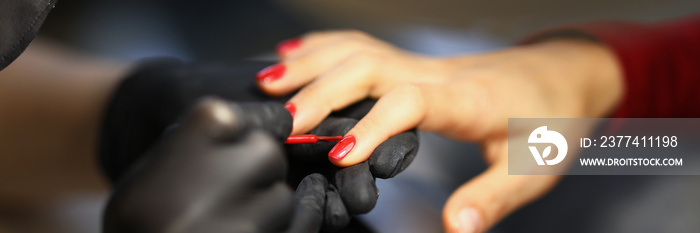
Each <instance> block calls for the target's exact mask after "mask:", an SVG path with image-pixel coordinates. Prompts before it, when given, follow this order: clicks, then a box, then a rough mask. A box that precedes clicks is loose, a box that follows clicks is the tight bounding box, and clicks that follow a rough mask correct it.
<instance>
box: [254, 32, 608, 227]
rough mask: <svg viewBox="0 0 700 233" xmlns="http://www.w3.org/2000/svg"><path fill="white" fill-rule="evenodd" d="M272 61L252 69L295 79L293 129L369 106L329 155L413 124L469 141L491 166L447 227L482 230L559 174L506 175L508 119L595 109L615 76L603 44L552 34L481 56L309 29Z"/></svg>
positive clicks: (269, 89) (334, 158)
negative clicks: (432, 54)
mask: <svg viewBox="0 0 700 233" xmlns="http://www.w3.org/2000/svg"><path fill="white" fill-rule="evenodd" d="M279 52H280V53H281V54H280V55H281V57H282V61H281V63H280V64H278V65H276V66H273V67H271V68H268V69H266V70H263V71H261V72H260V73H259V75H258V80H259V86H260V87H261V88H262V89H263V91H265V92H266V93H268V94H272V95H283V94H286V93H290V92H292V91H294V90H296V89H298V88H301V87H303V88H302V89H301V90H300V91H299V92H298V93H297V94H296V95H295V96H294V97H293V98H292V99H290V100H289V104H288V105H287V107H288V109H292V110H295V116H294V130H293V134H299V133H304V132H306V131H308V130H310V129H311V128H313V127H314V126H315V125H317V124H318V123H319V122H321V120H322V119H323V118H325V117H326V116H327V115H328V114H330V113H331V112H332V111H336V110H340V109H342V108H343V107H345V106H348V105H350V104H352V103H354V102H356V101H359V100H361V99H364V98H366V97H371V98H379V101H378V102H377V104H376V105H375V106H374V107H373V108H372V110H371V111H370V112H369V113H368V114H367V116H365V117H364V118H363V119H362V120H360V122H358V123H357V125H355V127H354V128H353V129H351V130H350V131H349V132H348V133H347V134H346V137H345V138H344V139H343V141H341V142H340V143H338V144H337V145H336V147H335V148H334V149H333V150H331V152H330V153H329V158H330V160H331V162H333V163H334V164H336V165H338V166H349V165H353V164H357V163H359V162H362V161H365V160H366V159H367V158H368V157H369V156H370V155H371V153H372V151H373V150H374V149H375V148H376V147H377V146H378V145H379V144H380V143H381V142H383V141H384V140H386V139H388V138H389V137H391V136H393V135H396V134H399V133H401V132H403V131H406V130H409V129H412V128H418V129H420V130H424V131H434V132H438V133H441V134H443V135H445V136H447V137H450V138H454V139H458V140H464V141H476V142H479V143H480V144H481V145H482V147H483V153H484V157H485V160H486V161H487V162H488V163H489V164H490V168H489V169H488V170H487V171H485V172H484V173H483V174H481V175H480V176H478V177H476V178H474V179H472V180H471V181H469V182H468V183H466V184H464V185H463V186H462V187H460V188H459V189H458V190H457V191H456V192H455V193H454V194H453V195H452V197H451V198H450V199H449V200H448V202H447V204H446V206H445V209H444V211H443V214H444V216H443V217H444V224H445V228H446V230H447V231H448V232H481V231H485V230H487V229H488V228H490V227H491V226H492V225H493V224H495V223H496V222H498V221H499V220H500V219H502V218H503V217H505V216H506V215H507V214H509V213H511V212H512V211H514V210H515V209H516V208H518V207H520V206H522V205H523V204H526V203H528V202H530V201H532V200H533V199H535V198H537V197H539V196H541V195H543V194H544V193H545V192H546V191H548V190H549V189H550V188H551V187H552V186H553V185H554V183H555V182H556V181H557V179H558V177H557V176H508V173H507V166H508V160H507V155H508V148H507V142H508V141H507V136H508V135H507V126H508V125H507V122H508V118H513V117H518V118H535V117H539V118H554V117H602V116H604V115H605V114H606V113H608V112H609V111H610V110H611V109H612V108H613V107H614V106H615V104H616V103H617V102H618V100H619V98H620V96H621V92H622V84H621V81H620V74H619V73H620V72H619V71H618V68H617V65H616V64H615V61H614V58H613V57H612V55H611V54H610V52H609V51H607V50H606V49H605V48H604V47H602V46H600V45H598V44H595V43H591V42H585V41H576V40H558V41H549V42H542V43H539V44H534V45H529V46H522V47H516V48H512V49H507V50H503V51H498V52H494V53H489V54H482V55H475V56H464V57H455V58H446V59H440V58H427V57H422V56H419V55H415V54H411V53H408V52H405V51H402V50H399V49H397V48H395V47H392V46H390V45H388V44H386V43H383V42H381V41H378V40H376V39H374V38H371V37H370V36H367V35H365V34H362V33H359V32H354V31H351V32H324V33H313V34H309V35H307V36H304V37H302V38H300V39H298V40H292V41H291V42H285V43H283V44H282V45H281V46H280V50H279Z"/></svg>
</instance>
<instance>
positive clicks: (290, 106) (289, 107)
mask: <svg viewBox="0 0 700 233" xmlns="http://www.w3.org/2000/svg"><path fill="white" fill-rule="evenodd" d="M284 108H286V109H287V111H289V113H291V114H292V117H294V113H297V107H295V106H294V104H293V103H288V104H286V105H284Z"/></svg>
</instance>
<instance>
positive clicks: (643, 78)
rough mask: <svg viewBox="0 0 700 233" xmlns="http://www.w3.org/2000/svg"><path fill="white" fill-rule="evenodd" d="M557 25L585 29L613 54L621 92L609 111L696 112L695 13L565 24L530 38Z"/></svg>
mask: <svg viewBox="0 0 700 233" xmlns="http://www.w3.org/2000/svg"><path fill="white" fill-rule="evenodd" d="M557 31H558V32H562V31H577V32H578V33H583V34H586V35H587V36H590V37H592V38H594V39H596V40H597V41H599V42H601V43H603V44H605V45H607V46H608V47H609V48H610V49H611V50H612V51H613V52H614V54H615V55H616V57H617V60H618V62H619V65H620V66H621V68H622V71H623V75H624V79H625V93H624V96H623V99H622V102H621V104H620V105H619V106H618V109H617V110H616V111H615V112H614V114H613V117H630V118H631V117H700V15H696V16H693V17H689V18H685V19H681V20H676V21H670V22H665V23H660V24H655V25H645V24H636V23H625V22H610V21H609V22H593V23H586V24H578V25H569V26H563V27H560V28H555V29H553V30H548V31H547V32H545V33H541V34H538V35H539V36H535V37H533V39H536V38H538V37H541V36H544V35H546V34H552V32H557ZM533 39H530V40H533Z"/></svg>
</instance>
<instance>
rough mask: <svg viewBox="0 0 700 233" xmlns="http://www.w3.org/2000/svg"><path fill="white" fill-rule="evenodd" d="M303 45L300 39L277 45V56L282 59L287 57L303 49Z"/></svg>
mask: <svg viewBox="0 0 700 233" xmlns="http://www.w3.org/2000/svg"><path fill="white" fill-rule="evenodd" d="M301 43H302V40H301V38H299V37H297V38H292V39H288V40H285V41H282V42H280V43H279V44H277V49H276V51H277V55H279V56H280V57H286V56H288V55H289V54H290V53H291V52H292V51H294V50H296V49H297V48H299V47H301Z"/></svg>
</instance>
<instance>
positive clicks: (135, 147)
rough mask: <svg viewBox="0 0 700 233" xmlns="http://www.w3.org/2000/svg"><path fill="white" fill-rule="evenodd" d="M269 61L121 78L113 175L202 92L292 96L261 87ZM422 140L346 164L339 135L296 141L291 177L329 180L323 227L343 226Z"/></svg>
mask: <svg viewBox="0 0 700 233" xmlns="http://www.w3.org/2000/svg"><path fill="white" fill-rule="evenodd" d="M269 64H270V63H263V62H237V63H206V64H192V63H183V62H181V61H178V60H174V59H153V60H150V61H146V62H143V63H142V65H141V66H140V67H139V68H137V69H135V71H134V72H133V73H132V74H131V75H130V76H129V77H127V78H126V79H125V80H124V81H123V82H122V83H121V84H120V86H119V87H118V89H117V90H116V91H115V92H114V94H113V98H112V100H111V102H110V104H109V107H108V109H107V111H106V115H105V118H104V122H103V130H102V132H101V136H102V137H101V141H100V164H101V165H102V167H103V169H104V170H105V171H106V173H107V175H108V177H109V178H110V179H111V180H113V181H117V180H119V177H120V176H121V174H122V173H123V172H124V171H125V170H126V169H127V168H128V167H130V166H131V165H133V164H134V161H136V160H138V158H139V157H141V156H142V155H143V152H144V151H146V150H147V149H148V148H149V147H150V146H151V145H153V144H154V143H155V142H156V140H157V139H158V138H159V137H160V136H161V135H162V134H163V132H165V131H169V128H172V127H173V125H174V124H173V123H174V122H175V119H176V117H177V116H179V115H180V114H182V113H183V112H185V109H186V108H187V106H190V105H192V104H193V103H194V102H196V101H197V99H199V98H201V97H204V96H218V97H221V98H224V99H227V100H233V101H236V102H250V101H258V102H259V101H276V102H280V103H283V102H284V101H285V100H286V98H285V97H280V98H271V97H268V96H266V95H264V94H263V93H262V92H260V91H259V89H258V88H256V87H255V85H256V83H255V73H256V72H257V71H258V70H259V69H261V68H263V67H265V66H268V65H269ZM373 105H374V101H363V102H360V103H358V104H355V105H353V106H351V107H349V108H347V109H345V110H342V111H340V112H336V113H334V114H333V116H334V118H329V119H328V121H327V122H325V123H324V124H322V126H319V127H318V128H317V129H315V130H314V131H312V133H315V134H317V135H322V136H324V135H328V136H330V135H343V134H344V133H345V132H346V131H347V130H349V129H350V128H351V127H352V126H353V125H354V124H355V123H356V121H357V119H360V118H361V117H363V116H364V115H365V114H367V112H368V111H369V109H371V107H372V106H373ZM290 110H291V109H290ZM286 114H287V115H289V113H286ZM341 118H343V119H341ZM251 119H256V117H251ZM262 127H264V128H266V129H267V130H269V131H271V132H278V133H279V132H280V130H281V131H284V130H289V129H281V128H279V126H278V125H275V124H264V125H262ZM288 133H289V132H288V131H287V134H288ZM279 135H283V134H279ZM280 137H283V136H280ZM417 141H418V140H417V135H416V133H415V132H413V131H410V132H408V133H405V134H403V135H400V136H397V137H396V139H394V140H392V142H391V143H389V142H388V143H387V145H386V146H383V147H382V148H384V149H381V150H377V152H376V153H375V154H374V155H373V156H372V158H376V159H375V161H370V162H369V163H365V164H360V165H357V166H356V167H349V168H344V169H339V168H337V167H335V166H334V165H332V164H331V163H330V162H329V161H328V160H327V156H326V155H327V154H328V151H329V150H330V148H332V147H333V145H335V144H336V142H325V143H317V144H308V145H289V146H287V147H286V149H287V150H288V152H289V154H290V162H291V163H292V165H291V167H290V172H289V180H290V184H292V185H293V186H294V187H296V186H297V184H299V181H300V180H301V179H302V178H305V177H306V178H307V179H309V180H311V181H314V183H318V184H322V185H325V189H324V190H323V191H326V190H329V191H328V192H327V193H324V195H325V197H324V198H325V199H326V200H328V201H327V202H326V203H330V204H329V205H327V206H324V207H323V208H320V209H321V210H323V211H324V213H325V215H326V218H325V220H324V224H323V225H324V228H325V229H326V230H328V231H333V230H337V229H340V228H342V227H344V226H345V225H347V222H348V221H349V219H350V215H351V214H359V213H366V212H368V211H370V210H371V209H372V208H373V207H374V205H375V203H376V200H377V197H378V196H377V194H378V191H377V190H376V186H375V184H374V182H375V180H374V179H375V178H376V177H379V178H390V177H393V176H395V175H396V174H398V173H399V172H401V171H402V170H403V169H405V168H406V166H408V164H409V163H410V162H411V161H412V160H413V158H414V157H415V155H416V152H417V148H418V144H417ZM302 161H311V162H309V163H304V162H302ZM314 173H322V174H323V175H319V174H314ZM310 175H311V176H310ZM311 178H313V179H311ZM339 184H342V185H339ZM300 187H301V186H300ZM336 187H337V188H336Z"/></svg>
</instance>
